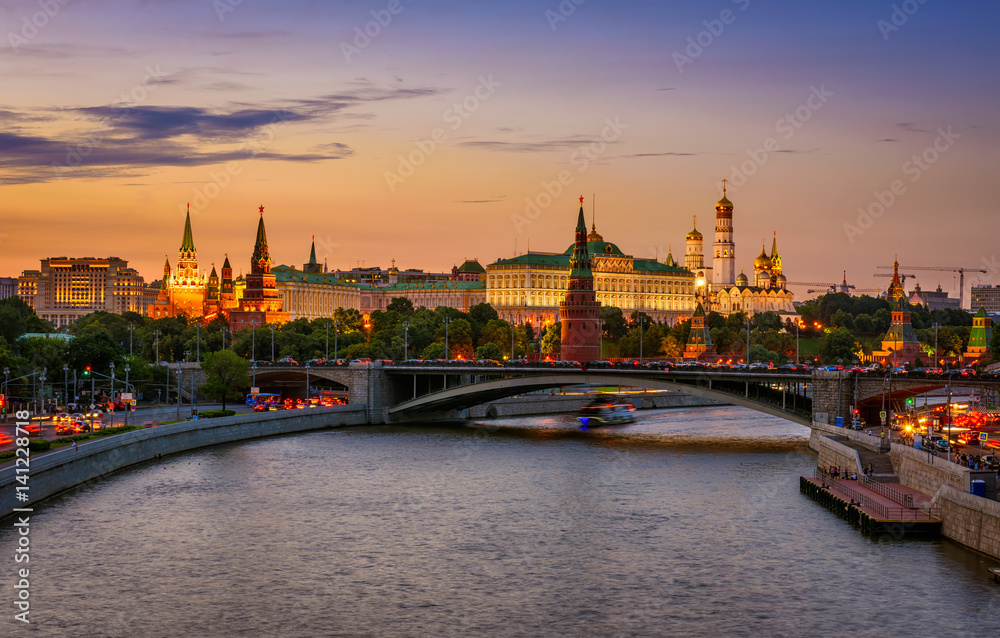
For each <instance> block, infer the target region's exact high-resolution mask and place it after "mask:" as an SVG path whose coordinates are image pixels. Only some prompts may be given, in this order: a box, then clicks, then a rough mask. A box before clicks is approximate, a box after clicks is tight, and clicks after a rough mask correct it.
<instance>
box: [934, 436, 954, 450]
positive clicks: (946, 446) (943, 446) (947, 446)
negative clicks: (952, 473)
mask: <svg viewBox="0 0 1000 638" xmlns="http://www.w3.org/2000/svg"><path fill="white" fill-rule="evenodd" d="M934 448H935V449H936V450H937V451H938V452H947V451H949V450H951V443H949V442H948V441H945V440H943V439H942V440H940V441H935V442H934Z"/></svg>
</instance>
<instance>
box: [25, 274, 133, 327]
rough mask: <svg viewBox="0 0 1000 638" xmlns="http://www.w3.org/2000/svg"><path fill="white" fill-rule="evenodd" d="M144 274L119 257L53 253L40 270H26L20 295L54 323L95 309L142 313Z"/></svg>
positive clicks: (60, 323) (81, 315)
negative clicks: (67, 255) (79, 256)
mask: <svg viewBox="0 0 1000 638" xmlns="http://www.w3.org/2000/svg"><path fill="white" fill-rule="evenodd" d="M144 287H145V283H144V281H143V279H142V276H141V275H139V273H138V272H137V271H136V270H135V269H133V268H129V267H128V262H127V261H125V260H124V259H119V258H117V257H108V258H106V259H95V258H93V257H84V258H81V259H75V258H71V257H51V258H49V259H43V260H42V261H41V268H40V269H39V270H25V271H24V272H23V273H22V275H21V277H20V278H19V279H18V296H19V297H20V298H21V300H22V301H24V302H25V303H26V304H28V305H29V306H31V307H32V308H34V309H35V314H37V315H38V316H39V317H41V318H42V319H44V320H46V321H48V322H50V323H52V325H54V326H55V327H57V328H59V327H62V326H66V325H69V324H70V323H72V322H74V321H76V320H77V319H79V318H80V317H83V316H85V315H88V314H90V313H92V312H97V311H105V312H113V313H117V314H121V313H123V312H138V313H142V312H143V311H144V310H145V309H144V308H143V300H144V295H143V289H144Z"/></svg>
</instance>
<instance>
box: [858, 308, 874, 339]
mask: <svg viewBox="0 0 1000 638" xmlns="http://www.w3.org/2000/svg"><path fill="white" fill-rule="evenodd" d="M854 331H855V332H856V333H857V334H861V335H873V334H875V320H874V319H872V316H871V315H869V314H867V313H861V314H859V315H856V316H855V317H854Z"/></svg>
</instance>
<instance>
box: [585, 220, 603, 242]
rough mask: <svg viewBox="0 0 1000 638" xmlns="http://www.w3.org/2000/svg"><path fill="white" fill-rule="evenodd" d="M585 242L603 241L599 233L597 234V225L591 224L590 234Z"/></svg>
mask: <svg viewBox="0 0 1000 638" xmlns="http://www.w3.org/2000/svg"><path fill="white" fill-rule="evenodd" d="M587 241H588V242H591V241H604V237H602V236H601V233H599V232H597V224H593V225H592V226H591V227H590V233H589V234H588V235H587Z"/></svg>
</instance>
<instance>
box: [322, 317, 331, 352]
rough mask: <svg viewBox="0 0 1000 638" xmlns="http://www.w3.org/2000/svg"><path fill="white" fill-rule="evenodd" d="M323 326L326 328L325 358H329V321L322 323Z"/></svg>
mask: <svg viewBox="0 0 1000 638" xmlns="http://www.w3.org/2000/svg"><path fill="white" fill-rule="evenodd" d="M323 327H324V328H326V358H327V359H329V358H330V322H329V321H326V322H324V323H323Z"/></svg>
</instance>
